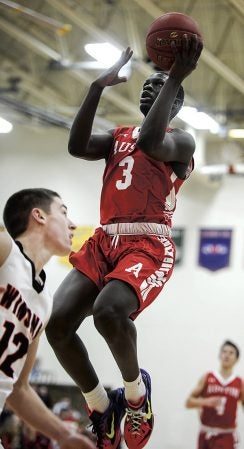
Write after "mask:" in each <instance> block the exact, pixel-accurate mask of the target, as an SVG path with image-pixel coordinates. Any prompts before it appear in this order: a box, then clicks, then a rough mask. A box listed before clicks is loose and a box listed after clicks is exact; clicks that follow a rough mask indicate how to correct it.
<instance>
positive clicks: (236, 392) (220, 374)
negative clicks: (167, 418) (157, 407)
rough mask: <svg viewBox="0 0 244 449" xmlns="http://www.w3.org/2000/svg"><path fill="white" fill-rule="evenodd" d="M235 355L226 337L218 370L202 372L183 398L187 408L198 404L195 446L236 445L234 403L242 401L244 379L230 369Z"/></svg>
mask: <svg viewBox="0 0 244 449" xmlns="http://www.w3.org/2000/svg"><path fill="white" fill-rule="evenodd" d="M238 359H239V349H238V347H237V346H236V345H235V344H234V343H232V342H231V341H229V340H227V341H225V342H224V343H223V345H222V346H221V348H220V370H219V371H216V372H215V371H213V372H209V373H207V374H205V375H204V376H203V377H202V378H201V379H200V381H199V382H198V384H197V386H196V387H195V388H194V390H193V391H192V393H191V394H190V396H189V398H188V399H187V401H186V407H188V408H194V407H195V408H201V415H200V420H201V428H200V433H199V438H198V449H237V445H238V437H237V433H236V414H237V405H238V402H242V404H243V405H244V381H243V380H242V379H241V378H240V377H238V376H236V375H235V374H234V373H233V368H234V366H235V364H236V362H237V360H238Z"/></svg>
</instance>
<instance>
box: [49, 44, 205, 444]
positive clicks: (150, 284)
mask: <svg viewBox="0 0 244 449" xmlns="http://www.w3.org/2000/svg"><path fill="white" fill-rule="evenodd" d="M172 47H173V48H172V49H173V51H174V52H175V63H174V64H173V66H172V68H171V70H170V72H169V74H168V75H167V74H165V73H163V72H158V73H154V74H153V75H151V76H150V77H149V78H148V79H147V80H146V81H145V83H144V85H143V90H142V93H141V98H140V110H141V112H142V113H143V114H144V116H145V119H144V120H143V122H142V124H141V127H140V128H139V127H119V128H115V129H113V130H109V131H107V132H105V133H104V134H93V133H92V125H93V120H94V117H95V113H96V110H97V106H98V103H99V100H100V97H101V94H102V92H103V89H104V88H105V87H106V86H112V85H115V84H118V83H120V82H122V81H126V79H125V78H123V77H122V78H121V77H119V75H118V74H119V71H120V69H121V68H122V66H123V65H125V64H126V63H127V62H128V61H129V59H130V58H131V56H132V51H131V49H130V48H127V49H126V50H125V51H124V52H123V53H122V55H121V57H120V59H119V61H118V62H117V63H116V64H115V65H113V66H112V67H111V68H110V69H108V70H107V71H106V72H104V73H103V74H102V75H101V76H100V77H99V78H98V79H97V80H96V81H94V82H93V83H92V85H91V87H90V89H89V92H88V94H87V96H86V98H85V100H84V102H83V103H82V105H81V108H80V110H79V112H78V114H77V116H76V118H75V120H74V123H73V125H72V128H71V133H70V139H69V151H70V153H71V154H72V155H73V156H76V157H79V158H81V159H87V160H97V159H102V158H103V159H105V161H106V168H105V172H104V177H103V188H102V193H101V221H100V223H101V226H100V227H99V228H98V229H96V231H95V234H94V235H93V236H92V237H91V238H90V239H89V240H88V241H87V242H86V243H85V244H84V245H83V247H82V248H81V249H80V251H78V252H77V253H75V254H72V255H71V257H70V260H71V263H72V264H73V266H74V269H73V270H72V271H71V273H70V274H69V275H68V276H67V277H66V279H65V280H64V282H63V283H62V284H61V286H60V288H59V289H58V291H57V292H56V295H55V301H54V302H55V304H54V309H53V314H52V318H51V322H50V324H49V327H48V329H47V336H48V339H49V342H50V343H51V345H52V346H53V349H54V351H55V352H56V355H57V357H58V358H59V360H60V362H61V363H62V365H63V367H64V368H65V369H66V370H67V372H68V373H69V374H70V375H71V376H72V377H73V379H74V380H75V381H76V383H77V384H78V385H79V387H80V388H81V391H82V393H83V395H84V397H85V400H86V402H87V405H88V410H89V416H90V419H91V420H92V422H93V430H94V432H95V433H96V435H97V447H98V448H99V449H105V448H106V449H117V448H118V446H119V443H120V439H121V431H120V422H121V419H122V417H123V416H124V414H125V413H126V417H125V427H124V437H125V442H126V444H127V446H128V447H129V449H141V448H142V447H144V446H145V444H146V443H147V441H148V439H149V437H150V435H151V432H152V428H153V413H152V409H151V381H150V376H149V374H148V373H147V372H146V371H144V370H140V369H139V364H138V359H137V343H136V328H135V325H134V323H133V320H134V319H135V318H136V316H137V315H138V314H139V313H140V312H142V310H143V309H145V308H146V307H147V306H149V305H150V304H151V303H152V301H154V300H155V298H156V297H157V296H158V295H159V293H160V291H161V290H162V288H163V287H164V285H165V283H166V282H167V280H168V279H169V278H170V276H171V274H172V270H173V266H174V259H175V248H174V244H173V242H172V240H171V238H170V228H171V219H172V215H173V212H174V210H175V206H176V194H177V192H178V190H179V187H180V186H181V184H182V183H183V182H184V181H185V180H186V179H187V178H188V176H189V174H190V172H191V171H192V169H193V159H192V156H193V153H194V150H195V142H194V140H193V138H192V136H191V135H190V134H189V133H187V132H185V131H183V130H181V129H170V128H169V122H170V120H171V119H172V118H173V117H174V116H175V115H176V114H177V113H178V112H179V110H180V108H181V107H182V104H183V98H184V92H183V88H182V87H181V83H182V81H183V80H184V78H186V77H187V76H188V75H190V73H191V72H192V71H193V70H194V69H195V68H196V65H197V61H198V59H199V56H200V54H201V50H202V44H201V43H200V42H199V41H198V39H197V36H194V37H192V38H191V39H189V40H188V38H187V36H185V38H184V39H183V46H182V49H180V50H177V49H176V48H175V47H174V45H172ZM88 315H93V319H94V323H95V326H96V328H97V330H98V331H99V332H100V334H101V335H102V336H103V337H104V338H105V340H106V342H107V344H108V346H109V348H110V350H111V352H112V354H113V356H114V359H115V361H116V363H117V365H118V367H119V369H120V372H121V375H122V378H123V383H124V386H125V388H124V389H121V388H119V389H117V390H115V391H112V392H111V393H109V395H107V393H106V391H105V389H104V387H103V385H102V384H101V383H100V382H99V380H98V377H97V374H96V372H95V370H94V368H93V366H92V365H91V362H90V360H89V357H88V354H87V351H86V349H85V347H84V345H83V343H82V342H81V340H80V339H79V337H78V336H77V334H76V330H77V329H78V327H79V326H80V324H81V322H82V321H83V320H84V319H85V318H86V317H87V316H88Z"/></svg>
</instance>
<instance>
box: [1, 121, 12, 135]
mask: <svg viewBox="0 0 244 449" xmlns="http://www.w3.org/2000/svg"><path fill="white" fill-rule="evenodd" d="M12 129H13V125H12V123H10V122H8V121H7V120H5V119H4V118H2V117H0V133H10V131H12Z"/></svg>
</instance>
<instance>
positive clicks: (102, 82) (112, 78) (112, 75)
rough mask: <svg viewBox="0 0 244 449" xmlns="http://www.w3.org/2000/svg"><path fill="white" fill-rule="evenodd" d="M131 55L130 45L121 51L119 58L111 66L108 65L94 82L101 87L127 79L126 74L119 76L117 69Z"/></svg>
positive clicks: (118, 69)
mask: <svg viewBox="0 0 244 449" xmlns="http://www.w3.org/2000/svg"><path fill="white" fill-rule="evenodd" d="M132 55H133V51H132V50H131V48H130V47H127V48H126V50H124V51H122V53H121V56H120V58H119V60H118V61H117V62H116V63H115V64H114V65H112V67H109V69H107V70H106V71H105V72H103V73H102V74H101V75H100V76H99V78H97V80H96V81H95V83H96V84H98V85H99V86H101V87H106V86H114V85H115V84H119V83H124V82H125V81H127V78H126V76H119V71H120V69H122V67H123V66H124V65H125V64H127V62H128V61H129V60H130V58H131V56H132Z"/></svg>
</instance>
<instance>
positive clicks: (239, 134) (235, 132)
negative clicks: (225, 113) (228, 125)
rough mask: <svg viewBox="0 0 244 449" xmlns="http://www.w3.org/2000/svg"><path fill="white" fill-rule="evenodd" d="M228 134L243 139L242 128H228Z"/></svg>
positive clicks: (243, 132) (243, 131)
mask: <svg viewBox="0 0 244 449" xmlns="http://www.w3.org/2000/svg"><path fill="white" fill-rule="evenodd" d="M228 136H229V137H232V138H233V139H244V129H238V128H237V129H230V130H229V131H228Z"/></svg>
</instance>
